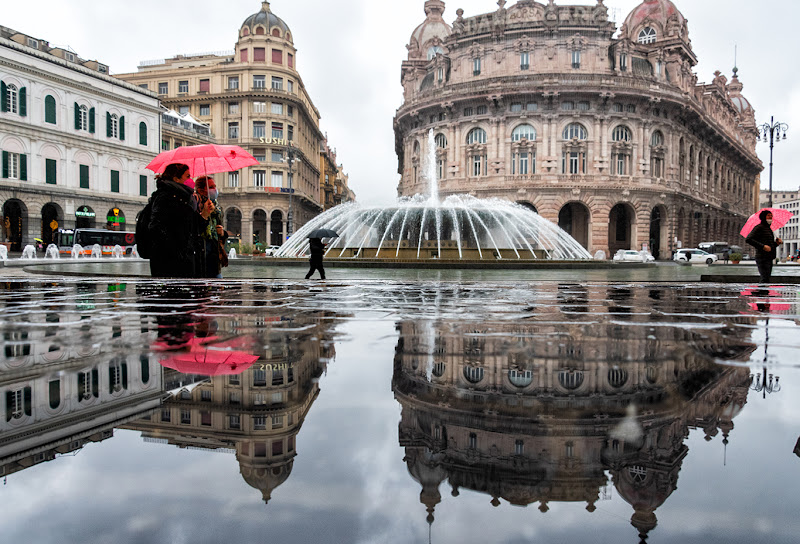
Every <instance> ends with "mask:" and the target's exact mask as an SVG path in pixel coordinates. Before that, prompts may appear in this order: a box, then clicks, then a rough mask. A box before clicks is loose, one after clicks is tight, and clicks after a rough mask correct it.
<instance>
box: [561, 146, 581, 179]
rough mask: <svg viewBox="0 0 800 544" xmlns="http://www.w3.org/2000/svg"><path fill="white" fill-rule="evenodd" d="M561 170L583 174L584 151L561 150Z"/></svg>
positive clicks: (567, 172) (565, 172)
mask: <svg viewBox="0 0 800 544" xmlns="http://www.w3.org/2000/svg"><path fill="white" fill-rule="evenodd" d="M561 171H562V173H564V174H585V173H586V153H584V152H583V151H564V152H562V154H561Z"/></svg>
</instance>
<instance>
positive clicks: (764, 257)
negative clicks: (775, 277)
mask: <svg viewBox="0 0 800 544" xmlns="http://www.w3.org/2000/svg"><path fill="white" fill-rule="evenodd" d="M758 218H759V219H760V220H761V222H760V223H759V224H758V225H756V226H755V227H753V230H751V231H750V234H749V235H748V236H747V238H746V240H745V241H746V242H747V243H748V244H750V245H751V246H753V247H754V248H756V264H757V265H758V273H759V274H760V275H761V281H762V282H763V283H768V282H769V280H770V278H771V277H772V265H773V263H774V262H775V255H776V254H775V249H776V248H777V247H778V246H779V245H781V244H782V243H783V240H781V239H780V238H777V239H776V238H775V234H774V233H773V232H772V221H773V214H772V212H771V211H770V210H761V213H759V214H758Z"/></svg>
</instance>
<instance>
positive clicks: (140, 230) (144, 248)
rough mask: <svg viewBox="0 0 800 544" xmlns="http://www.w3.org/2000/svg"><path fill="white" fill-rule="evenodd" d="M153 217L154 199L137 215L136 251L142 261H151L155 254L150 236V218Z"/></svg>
mask: <svg viewBox="0 0 800 544" xmlns="http://www.w3.org/2000/svg"><path fill="white" fill-rule="evenodd" d="M152 215H153V199H152V197H151V198H150V200H148V201H147V206H145V207H144V209H143V210H142V211H140V212H139V213H138V214H136V251H137V252H138V253H139V257H141V258H142V259H149V258H150V257H151V256H152V254H153V237H152V236H151V234H150V227H149V225H150V217H151V216H152Z"/></svg>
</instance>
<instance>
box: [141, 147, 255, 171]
mask: <svg viewBox="0 0 800 544" xmlns="http://www.w3.org/2000/svg"><path fill="white" fill-rule="evenodd" d="M172 163H182V164H185V165H187V166H188V167H189V173H190V175H191V176H192V177H194V178H198V177H200V176H205V175H209V174H216V173H218V172H233V171H234V170H239V169H240V168H245V167H246V166H254V165H256V164H258V161H257V160H256V158H255V157H253V156H252V155H251V154H250V153H248V152H247V151H245V150H244V149H242V148H241V147H239V146H238V145H216V144H206V145H190V146H185V147H179V148H178V149H173V150H171V151H164V152H163V153H160V154H159V155H158V156H157V157H156V158H155V159H153V160H152V161H150V164H148V165H147V166H146V168H147V169H148V170H152V171H153V172H155V173H156V174H160V173H161V172H163V171H164V169H165V168H166V167H167V166H168V165H170V164H172Z"/></svg>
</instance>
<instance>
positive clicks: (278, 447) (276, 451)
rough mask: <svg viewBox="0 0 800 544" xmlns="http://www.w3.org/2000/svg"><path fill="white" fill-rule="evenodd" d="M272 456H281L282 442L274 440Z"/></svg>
mask: <svg viewBox="0 0 800 544" xmlns="http://www.w3.org/2000/svg"><path fill="white" fill-rule="evenodd" d="M272 455H283V442H282V441H281V440H276V441H275V442H273V443H272Z"/></svg>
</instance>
